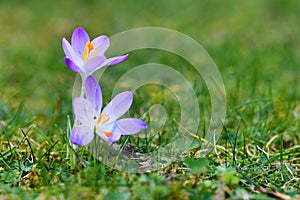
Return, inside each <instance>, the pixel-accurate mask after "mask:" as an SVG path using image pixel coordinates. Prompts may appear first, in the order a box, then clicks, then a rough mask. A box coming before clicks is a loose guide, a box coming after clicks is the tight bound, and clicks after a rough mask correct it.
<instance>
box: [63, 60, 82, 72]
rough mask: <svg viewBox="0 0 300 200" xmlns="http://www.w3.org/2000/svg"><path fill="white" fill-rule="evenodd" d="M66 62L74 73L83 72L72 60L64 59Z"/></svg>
mask: <svg viewBox="0 0 300 200" xmlns="http://www.w3.org/2000/svg"><path fill="white" fill-rule="evenodd" d="M64 61H65V63H66V65H67V67H69V68H70V70H72V71H74V72H80V71H81V70H80V68H79V66H77V65H76V64H75V63H74V62H73V60H72V59H71V58H69V57H65V58H64Z"/></svg>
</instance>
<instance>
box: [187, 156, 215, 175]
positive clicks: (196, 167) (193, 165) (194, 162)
mask: <svg viewBox="0 0 300 200" xmlns="http://www.w3.org/2000/svg"><path fill="white" fill-rule="evenodd" d="M208 163H209V162H208V160H207V159H205V158H186V159H184V161H183V164H184V165H185V166H187V167H188V168H190V169H191V172H192V173H195V174H198V173H200V172H201V171H203V170H204V168H205V167H206V166H207V165H208Z"/></svg>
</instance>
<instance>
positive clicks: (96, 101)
mask: <svg viewBox="0 0 300 200" xmlns="http://www.w3.org/2000/svg"><path fill="white" fill-rule="evenodd" d="M85 91H86V99H87V100H88V101H89V102H90V103H91V104H92V106H93V108H94V110H95V111H96V113H97V115H99V114H100V109H101V107H102V92H101V88H100V85H99V83H98V81H97V80H96V79H95V78H94V77H93V76H89V77H87V79H86V82H85Z"/></svg>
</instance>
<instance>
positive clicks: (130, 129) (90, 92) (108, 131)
mask: <svg viewBox="0 0 300 200" xmlns="http://www.w3.org/2000/svg"><path fill="white" fill-rule="evenodd" d="M85 87H86V88H85V89H86V99H85V98H82V97H77V98H75V99H74V100H73V108H74V114H75V116H76V118H77V120H78V122H79V124H77V125H75V127H74V128H73V130H72V132H71V136H70V140H71V142H72V143H73V144H76V145H80V146H83V145H87V144H89V143H90V142H91V141H92V139H93V138H94V135H95V134H97V135H98V136H100V137H101V138H102V139H103V140H105V141H107V142H116V141H118V140H119V139H120V137H121V135H132V134H135V133H138V132H140V131H141V130H143V129H145V128H146V127H147V125H146V123H145V122H144V121H142V120H140V119H136V118H125V119H119V120H118V118H119V117H121V116H122V115H123V114H124V113H126V112H127V111H128V109H129V108H130V106H131V104H132V100H133V94H132V93H131V92H129V91H126V92H122V93H120V94H118V95H117V96H115V97H114V98H113V99H112V101H111V102H110V103H108V104H107V106H106V107H105V108H104V109H103V110H102V111H101V107H102V93H101V88H100V86H99V84H98V81H97V80H96V79H95V78H94V77H93V76H89V77H87V79H86V83H85Z"/></svg>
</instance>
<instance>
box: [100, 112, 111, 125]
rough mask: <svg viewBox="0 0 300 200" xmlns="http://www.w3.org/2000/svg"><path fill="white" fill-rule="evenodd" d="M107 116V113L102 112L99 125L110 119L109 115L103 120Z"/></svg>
mask: <svg viewBox="0 0 300 200" xmlns="http://www.w3.org/2000/svg"><path fill="white" fill-rule="evenodd" d="M105 116H107V114H105V113H102V114H101V115H100V117H99V118H98V120H97V123H98V125H100V124H105V123H107V122H108V121H109V120H110V118H109V117H107V118H106V119H104V120H103V121H102V119H103V117H105Z"/></svg>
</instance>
